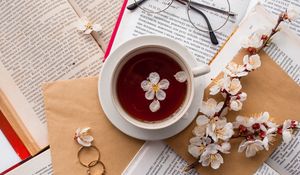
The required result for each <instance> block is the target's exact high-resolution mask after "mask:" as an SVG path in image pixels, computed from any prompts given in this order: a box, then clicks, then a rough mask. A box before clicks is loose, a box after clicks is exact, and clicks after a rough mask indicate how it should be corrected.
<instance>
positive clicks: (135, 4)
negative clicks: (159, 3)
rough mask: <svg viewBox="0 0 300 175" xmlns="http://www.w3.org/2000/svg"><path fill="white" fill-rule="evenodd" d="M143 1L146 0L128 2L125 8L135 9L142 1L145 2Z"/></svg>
mask: <svg viewBox="0 0 300 175" xmlns="http://www.w3.org/2000/svg"><path fill="white" fill-rule="evenodd" d="M145 1H147V0H139V1H135V2H134V3H132V4H129V5H128V6H127V9H128V10H134V9H136V8H137V7H138V6H139V5H141V4H142V3H143V2H145Z"/></svg>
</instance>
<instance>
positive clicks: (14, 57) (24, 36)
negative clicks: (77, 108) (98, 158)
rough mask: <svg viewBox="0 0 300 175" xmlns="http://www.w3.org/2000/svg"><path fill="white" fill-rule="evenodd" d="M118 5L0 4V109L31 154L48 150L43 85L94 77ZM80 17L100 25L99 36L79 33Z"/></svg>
mask: <svg viewBox="0 0 300 175" xmlns="http://www.w3.org/2000/svg"><path fill="white" fill-rule="evenodd" d="M121 5H122V1H109V0H91V1H80V0H69V1H68V0H55V1H52V0H45V1H37V0H33V1H17V0H12V1H0V23H1V26H0V29H1V30H0V110H1V111H2V112H3V114H4V115H5V117H6V118H7V120H8V121H9V123H10V125H11V126H12V127H13V128H14V130H15V131H16V133H17V134H18V136H19V137H20V138H21V140H22V141H23V143H24V144H25V146H26V147H27V149H28V150H29V152H30V153H31V155H34V154H36V153H37V152H38V151H40V150H41V149H42V148H44V147H46V146H47V145H48V137H47V125H46V120H45V114H44V108H43V100H42V99H43V98H42V94H41V84H42V83H43V82H49V81H55V80H59V79H72V78H77V77H85V76H91V75H98V73H99V70H100V68H101V65H102V60H101V59H102V58H103V55H104V51H105V48H106V47H107V43H108V41H109V38H110V35H111V32H112V29H113V26H114V24H115V21H116V19H117V17H118V13H119V9H120V6H121ZM81 16H87V17H88V19H89V20H90V21H91V22H94V23H98V24H101V25H102V27H103V32H102V33H93V35H85V34H83V33H81V32H80V31H77V28H76V27H77V26H76V23H77V22H78V20H79V17H81ZM62 95H63V94H62ZM58 100H59V97H58ZM78 103H79V105H80V102H78Z"/></svg>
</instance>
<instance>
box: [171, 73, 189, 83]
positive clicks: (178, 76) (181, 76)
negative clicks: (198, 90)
mask: <svg viewBox="0 0 300 175" xmlns="http://www.w3.org/2000/svg"><path fill="white" fill-rule="evenodd" d="M174 77H175V79H176V80H177V81H178V82H180V83H183V82H185V81H186V80H187V78H188V77H187V74H186V72H184V71H179V72H177V73H176V74H175V75H174Z"/></svg>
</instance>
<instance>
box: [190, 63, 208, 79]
mask: <svg viewBox="0 0 300 175" xmlns="http://www.w3.org/2000/svg"><path fill="white" fill-rule="evenodd" d="M209 72H210V67H209V66H208V65H201V66H197V67H195V68H193V69H192V73H193V75H194V77H199V76H201V75H204V74H207V73H209Z"/></svg>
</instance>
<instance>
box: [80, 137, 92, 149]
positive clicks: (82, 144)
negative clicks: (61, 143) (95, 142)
mask: <svg viewBox="0 0 300 175" xmlns="http://www.w3.org/2000/svg"><path fill="white" fill-rule="evenodd" d="M76 140H77V142H78V143H79V144H80V145H81V146H84V147H90V146H92V143H91V142H85V141H83V140H81V139H80V138H79V137H78V138H77V139H76Z"/></svg>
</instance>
